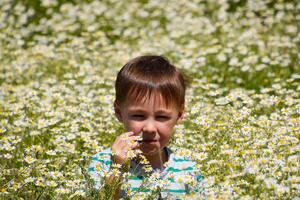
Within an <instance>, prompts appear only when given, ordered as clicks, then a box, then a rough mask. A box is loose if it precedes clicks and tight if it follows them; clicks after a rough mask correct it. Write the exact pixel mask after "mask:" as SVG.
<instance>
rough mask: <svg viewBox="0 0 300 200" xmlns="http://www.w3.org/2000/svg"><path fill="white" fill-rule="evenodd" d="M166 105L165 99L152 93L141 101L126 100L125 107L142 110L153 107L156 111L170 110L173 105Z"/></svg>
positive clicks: (131, 109)
mask: <svg viewBox="0 0 300 200" xmlns="http://www.w3.org/2000/svg"><path fill="white" fill-rule="evenodd" d="M173 104H174V103H172V104H171V105H169V106H167V104H166V102H165V100H164V99H163V98H162V96H161V95H159V96H157V95H153V96H151V97H150V98H144V99H142V101H139V100H135V99H131V100H129V101H128V102H127V105H126V107H127V109H128V110H129V111H142V110H145V109H148V108H154V109H155V110H156V111H157V112H170V110H172V109H173V107H174V106H175V105H173Z"/></svg>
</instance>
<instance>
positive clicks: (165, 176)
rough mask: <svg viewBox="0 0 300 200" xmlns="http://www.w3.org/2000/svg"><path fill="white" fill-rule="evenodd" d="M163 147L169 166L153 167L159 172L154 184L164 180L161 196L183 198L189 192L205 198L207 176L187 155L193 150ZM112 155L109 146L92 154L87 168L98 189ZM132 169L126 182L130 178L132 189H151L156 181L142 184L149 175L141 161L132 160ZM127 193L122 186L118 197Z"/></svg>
mask: <svg viewBox="0 0 300 200" xmlns="http://www.w3.org/2000/svg"><path fill="white" fill-rule="evenodd" d="M164 150H165V152H166V154H167V157H168V161H167V163H166V164H165V166H166V168H164V169H163V170H158V171H156V170H154V171H152V173H154V172H155V171H156V172H159V173H157V174H158V175H159V177H157V179H155V180H156V181H154V183H152V184H155V183H156V184H157V183H160V184H161V185H160V186H161V188H162V189H161V190H160V196H161V197H162V198H164V199H182V197H183V196H185V195H187V194H193V196H194V198H195V199H202V198H203V194H202V188H203V186H204V179H203V177H202V176H201V175H200V172H199V170H198V169H196V166H195V165H196V163H195V162H194V161H192V160H190V159H187V158H186V157H185V156H184V155H187V154H191V152H190V151H189V150H186V149H177V151H176V152H173V151H172V150H171V149H169V148H167V147H165V148H164ZM111 155H112V152H111V149H110V148H107V149H105V150H103V151H101V152H98V153H96V154H95V155H93V156H92V157H91V163H90V165H89V167H88V172H89V175H90V176H91V178H92V180H93V181H94V187H95V188H96V189H100V187H101V181H102V180H103V177H104V174H105V172H108V171H109V170H110V164H111V161H110V158H111ZM129 173H130V174H131V176H130V177H129V178H128V179H124V180H123V183H125V182H126V181H127V182H128V184H129V186H130V189H131V191H133V192H134V191H139V192H146V193H147V192H149V191H151V188H153V185H152V186H151V185H148V187H147V188H145V187H141V186H144V184H143V183H144V182H145V180H144V179H145V178H146V176H145V172H144V171H143V168H142V165H141V164H139V163H137V162H135V161H134V160H131V163H130V169H129ZM147 177H149V176H147ZM141 188H143V189H141ZM125 194H126V191H124V190H121V191H120V195H119V197H120V198H122V197H124V196H125ZM188 199H191V198H188Z"/></svg>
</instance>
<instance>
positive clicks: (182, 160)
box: [173, 158, 190, 162]
mask: <svg viewBox="0 0 300 200" xmlns="http://www.w3.org/2000/svg"><path fill="white" fill-rule="evenodd" d="M173 160H174V161H175V162H187V161H188V162H190V160H187V159H184V158H183V159H182V158H173Z"/></svg>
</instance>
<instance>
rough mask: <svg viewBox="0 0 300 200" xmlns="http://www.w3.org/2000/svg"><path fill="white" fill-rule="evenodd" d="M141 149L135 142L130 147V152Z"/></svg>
mask: <svg viewBox="0 0 300 200" xmlns="http://www.w3.org/2000/svg"><path fill="white" fill-rule="evenodd" d="M140 147H141V144H140V143H138V142H135V143H134V144H133V145H132V146H131V149H132V150H135V149H139V148H140Z"/></svg>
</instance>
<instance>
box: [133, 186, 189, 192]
mask: <svg viewBox="0 0 300 200" xmlns="http://www.w3.org/2000/svg"><path fill="white" fill-rule="evenodd" d="M131 189H132V190H133V191H142V192H149V191H150V189H141V188H136V187H133V188H131ZM162 192H172V193H185V192H186V191H185V190H170V189H168V190H162Z"/></svg>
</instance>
